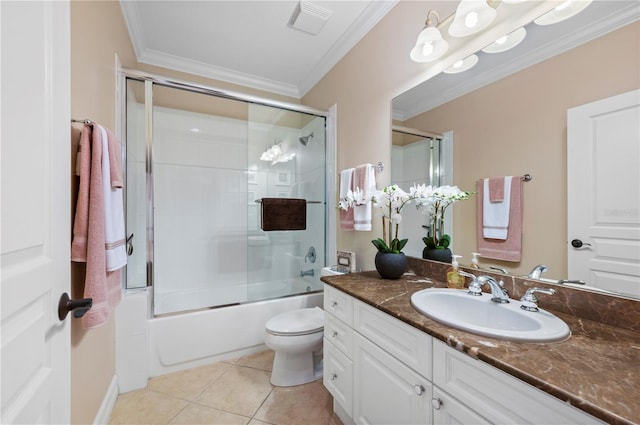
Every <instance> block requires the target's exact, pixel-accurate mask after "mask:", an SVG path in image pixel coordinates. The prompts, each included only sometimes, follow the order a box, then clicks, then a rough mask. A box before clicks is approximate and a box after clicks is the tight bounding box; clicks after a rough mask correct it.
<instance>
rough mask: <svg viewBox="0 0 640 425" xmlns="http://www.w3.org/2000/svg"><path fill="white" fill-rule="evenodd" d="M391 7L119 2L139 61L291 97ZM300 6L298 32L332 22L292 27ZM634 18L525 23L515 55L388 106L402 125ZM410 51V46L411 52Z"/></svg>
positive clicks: (602, 1)
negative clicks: (545, 24)
mask: <svg viewBox="0 0 640 425" xmlns="http://www.w3.org/2000/svg"><path fill="white" fill-rule="evenodd" d="M396 3H397V1H395V0H393V1H392V0H354V1H352V0H337V1H329V0H313V1H312V2H311V3H310V2H309V1H306V0H303V1H302V3H300V2H299V1H298V0H279V1H273V0H263V1H247V0H242V1H238V0H236V1H222V0H215V1H213V0H210V1H184V0H159V1H155V0H144V1H141V0H138V1H132V0H120V5H121V8H122V11H123V15H124V18H125V21H126V25H127V28H128V31H129V35H130V38H131V41H132V43H133V46H134V50H135V53H136V55H137V58H138V61H140V62H143V63H147V64H151V65H156V66H161V67H165V68H169V69H174V70H178V71H184V72H187V73H191V74H196V75H201V76H205V77H209V78H213V79H216V80H221V81H226V82H230V83H235V84H239V85H243V86H247V87H252V88H256V89H260V90H265V91H269V92H273V93H278V94H282V95H286V96H291V97H295V98H301V97H302V96H304V95H305V94H306V93H307V92H308V91H309V90H310V89H311V88H312V87H313V86H314V85H315V84H316V83H317V82H318V81H320V80H321V79H322V77H323V76H324V75H325V74H326V73H327V72H329V70H330V69H331V68H332V67H333V66H334V65H335V64H336V63H337V62H338V61H339V60H340V59H341V58H342V57H343V56H344V55H345V54H346V53H347V52H348V51H349V50H350V49H351V48H353V47H354V46H355V45H356V43H357V42H358V41H359V40H360V39H361V38H362V37H364V35H366V33H367V32H368V31H369V30H370V29H371V28H372V27H373V26H375V24H376V23H377V22H378V21H379V20H380V19H382V17H384V15H385V14H386V13H387V12H389V10H391V8H392V7H393V6H394V5H395V4H396ZM299 4H302V5H303V6H304V7H303V12H301V13H300V18H299V20H298V21H296V25H295V26H299V25H298V24H301V25H302V24H305V23H309V19H311V24H317V23H318V22H319V21H318V19H319V18H326V17H327V16H328V19H326V22H325V23H324V26H322V25H320V26H322V28H321V30H320V31H319V32H318V33H317V35H313V34H310V33H309V32H306V31H302V30H300V29H296V28H294V26H292V25H290V19H291V17H292V15H293V13H294V11H295V10H296V7H298V5H299ZM310 12H311V14H309V13H310ZM639 15H640V2H639V1H638V0H625V1H622V0H596V1H594V2H593V3H592V4H591V5H590V6H589V7H587V9H585V10H584V11H583V12H582V13H580V14H579V15H577V16H575V17H573V18H571V19H569V20H567V21H564V22H562V23H559V24H556V25H551V26H548V27H537V28H536V26H535V25H529V26H527V32H528V34H527V38H526V39H525V41H524V42H523V43H522V44H521V45H520V46H518V47H517V48H516V49H513V50H511V51H509V52H505V53H501V54H494V55H489V54H483V53H480V54H479V56H481V57H480V61H479V63H478V65H476V67H475V68H474V69H472V70H471V71H467V72H465V73H462V74H439V75H436V76H435V77H433V78H431V79H429V80H428V82H427V83H424V84H421V85H419V86H418V87H417V88H416V89H414V90H411V91H409V92H407V93H406V94H405V95H402V96H399V97H397V98H396V99H394V117H396V118H398V119H407V118H409V117H411V116H414V115H415V114H417V113H420V112H423V111H425V110H428V109H430V108H433V107H435V106H438V105H439V104H442V103H444V102H446V101H449V100H452V99H454V98H456V97H458V96H461V95H463V94H465V93H467V92H470V91H472V90H475V89H476V88H479V87H482V86H483V85H486V84H488V83H490V82H492V81H495V80H497V79H498V78H502V77H504V76H506V75H509V74H510V73H513V72H516V71H518V70H520V69H523V68H524V67H526V66H530V65H532V64H534V63H537V62H539V61H541V60H544V59H546V58H548V57H550V56H553V55H555V54H558V53H561V52H562V51H565V50H567V49H570V48H572V47H575V46H576V45H579V44H582V43H584V42H586V41H589V40H591V39H593V38H595V37H597V36H599V35H601V34H604V33H606V32H609V31H612V30H614V29H617V28H619V27H621V26H623V25H626V24H628V23H630V22H633V21H634V20H637V19H639V17H640V16H639ZM314 19H315V21H314ZM320 21H322V22H324V21H323V20H322V19H320ZM305 29H307V30H308V29H309V28H308V27H305ZM419 30H420V29H419V28H417V29H416V33H418V32H419ZM411 47H412V46H407V47H406V48H407V55H408V54H409V50H410V48H411Z"/></svg>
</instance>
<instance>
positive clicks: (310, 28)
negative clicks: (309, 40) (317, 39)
mask: <svg viewBox="0 0 640 425" xmlns="http://www.w3.org/2000/svg"><path fill="white" fill-rule="evenodd" d="M332 13H333V12H332V11H330V10H328V9H325V8H324V7H320V6H318V5H315V4H313V3H311V2H308V1H299V2H298V4H297V5H296V8H295V10H294V11H293V14H292V15H291V18H290V19H289V26H290V27H293V28H295V29H298V30H300V31H304V32H306V33H309V34H313V35H317V34H318V33H320V31H321V30H322V28H323V27H324V25H325V24H326V23H327V21H328V20H329V18H330V17H331V14H332Z"/></svg>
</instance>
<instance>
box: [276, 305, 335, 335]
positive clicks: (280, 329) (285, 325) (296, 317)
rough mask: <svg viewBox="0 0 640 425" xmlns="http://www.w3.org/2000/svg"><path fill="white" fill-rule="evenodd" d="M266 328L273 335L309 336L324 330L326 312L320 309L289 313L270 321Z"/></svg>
mask: <svg viewBox="0 0 640 425" xmlns="http://www.w3.org/2000/svg"><path fill="white" fill-rule="evenodd" d="M265 328H266V330H267V332H269V333H270V334H273V335H307V334H312V333H315V332H319V331H322V329H323V328H324V311H323V310H322V309H321V308H319V307H314V308H303V309H300V310H294V311H288V312H286V313H282V314H278V315H277V316H274V317H272V318H271V319H269V320H268V321H267V324H266V325H265Z"/></svg>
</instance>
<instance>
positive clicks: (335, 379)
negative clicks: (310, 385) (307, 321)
mask: <svg viewBox="0 0 640 425" xmlns="http://www.w3.org/2000/svg"><path fill="white" fill-rule="evenodd" d="M353 301H354V299H353V298H352V297H351V296H349V295H347V294H345V293H344V292H341V291H338V290H337V289H335V288H333V287H331V286H328V285H325V287H324V311H325V315H324V341H323V350H324V355H323V376H322V380H323V383H324V386H325V387H326V388H327V390H328V391H329V392H330V393H331V395H332V396H333V399H334V410H335V411H336V413H337V414H338V416H340V418H341V419H343V422H345V421H346V418H344V417H343V416H344V414H342V413H346V414H347V415H348V416H349V417H352V416H353V361H352V356H353ZM336 404H337V406H336Z"/></svg>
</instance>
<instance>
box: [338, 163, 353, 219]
mask: <svg viewBox="0 0 640 425" xmlns="http://www.w3.org/2000/svg"><path fill="white" fill-rule="evenodd" d="M354 172H355V168H347V169H346V170H342V171H340V199H342V198H344V197H346V196H347V193H348V192H349V191H350V190H351V191H353V190H355V186H354V185H353V173H354ZM353 225H354V223H353V208H348V209H346V210H340V229H342V230H353Z"/></svg>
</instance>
